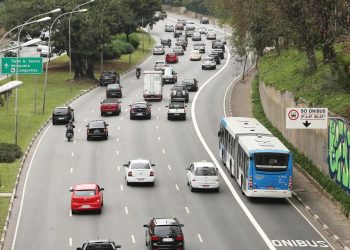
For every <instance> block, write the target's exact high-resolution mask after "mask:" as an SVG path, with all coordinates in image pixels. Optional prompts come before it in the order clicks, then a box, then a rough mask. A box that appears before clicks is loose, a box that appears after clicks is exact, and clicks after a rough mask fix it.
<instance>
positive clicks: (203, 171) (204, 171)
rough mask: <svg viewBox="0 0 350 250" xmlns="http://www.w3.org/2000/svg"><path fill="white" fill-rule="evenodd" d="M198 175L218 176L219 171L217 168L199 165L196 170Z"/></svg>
mask: <svg viewBox="0 0 350 250" xmlns="http://www.w3.org/2000/svg"><path fill="white" fill-rule="evenodd" d="M195 175H196V176H216V175H217V172H216V169H215V168H209V167H199V168H196V170H195Z"/></svg>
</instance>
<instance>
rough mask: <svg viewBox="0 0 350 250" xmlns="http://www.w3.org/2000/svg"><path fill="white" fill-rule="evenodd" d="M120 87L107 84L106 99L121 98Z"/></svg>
mask: <svg viewBox="0 0 350 250" xmlns="http://www.w3.org/2000/svg"><path fill="white" fill-rule="evenodd" d="M122 96H123V94H122V87H121V86H120V84H109V85H108V86H107V89H106V97H107V98H122Z"/></svg>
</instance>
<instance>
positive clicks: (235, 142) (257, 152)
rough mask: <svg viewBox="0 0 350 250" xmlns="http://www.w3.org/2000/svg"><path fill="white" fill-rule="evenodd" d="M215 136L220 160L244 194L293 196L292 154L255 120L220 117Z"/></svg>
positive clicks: (253, 195) (252, 195) (250, 195)
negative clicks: (217, 139) (217, 138)
mask: <svg viewBox="0 0 350 250" xmlns="http://www.w3.org/2000/svg"><path fill="white" fill-rule="evenodd" d="M218 135H219V153H220V157H221V159H222V161H223V163H224V165H225V166H226V167H227V168H228V170H229V171H230V175H231V176H232V177H234V178H235V179H236V181H237V183H238V184H239V185H240V187H241V190H242V193H243V194H245V195H246V196H249V197H275V198H287V197H291V196H292V183H293V159H292V154H291V152H290V151H289V150H288V149H287V148H286V147H285V146H284V145H283V143H282V142H281V141H280V140H279V139H278V138H277V137H274V136H273V135H272V133H271V132H270V131H268V129H266V128H265V127H264V126H263V125H262V124H261V123H259V121H258V120H256V119H254V118H248V117H223V118H222V119H221V123H220V131H219V133H218Z"/></svg>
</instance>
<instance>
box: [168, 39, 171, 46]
mask: <svg viewBox="0 0 350 250" xmlns="http://www.w3.org/2000/svg"><path fill="white" fill-rule="evenodd" d="M168 46H169V48H170V47H171V39H170V38H169V39H168Z"/></svg>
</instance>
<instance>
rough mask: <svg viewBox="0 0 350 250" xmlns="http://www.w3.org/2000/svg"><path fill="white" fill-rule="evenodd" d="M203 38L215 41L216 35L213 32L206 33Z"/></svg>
mask: <svg viewBox="0 0 350 250" xmlns="http://www.w3.org/2000/svg"><path fill="white" fill-rule="evenodd" d="M205 37H206V38H207V40H215V39H216V33H215V32H213V31H210V32H208V33H207V34H206V35H205Z"/></svg>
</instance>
